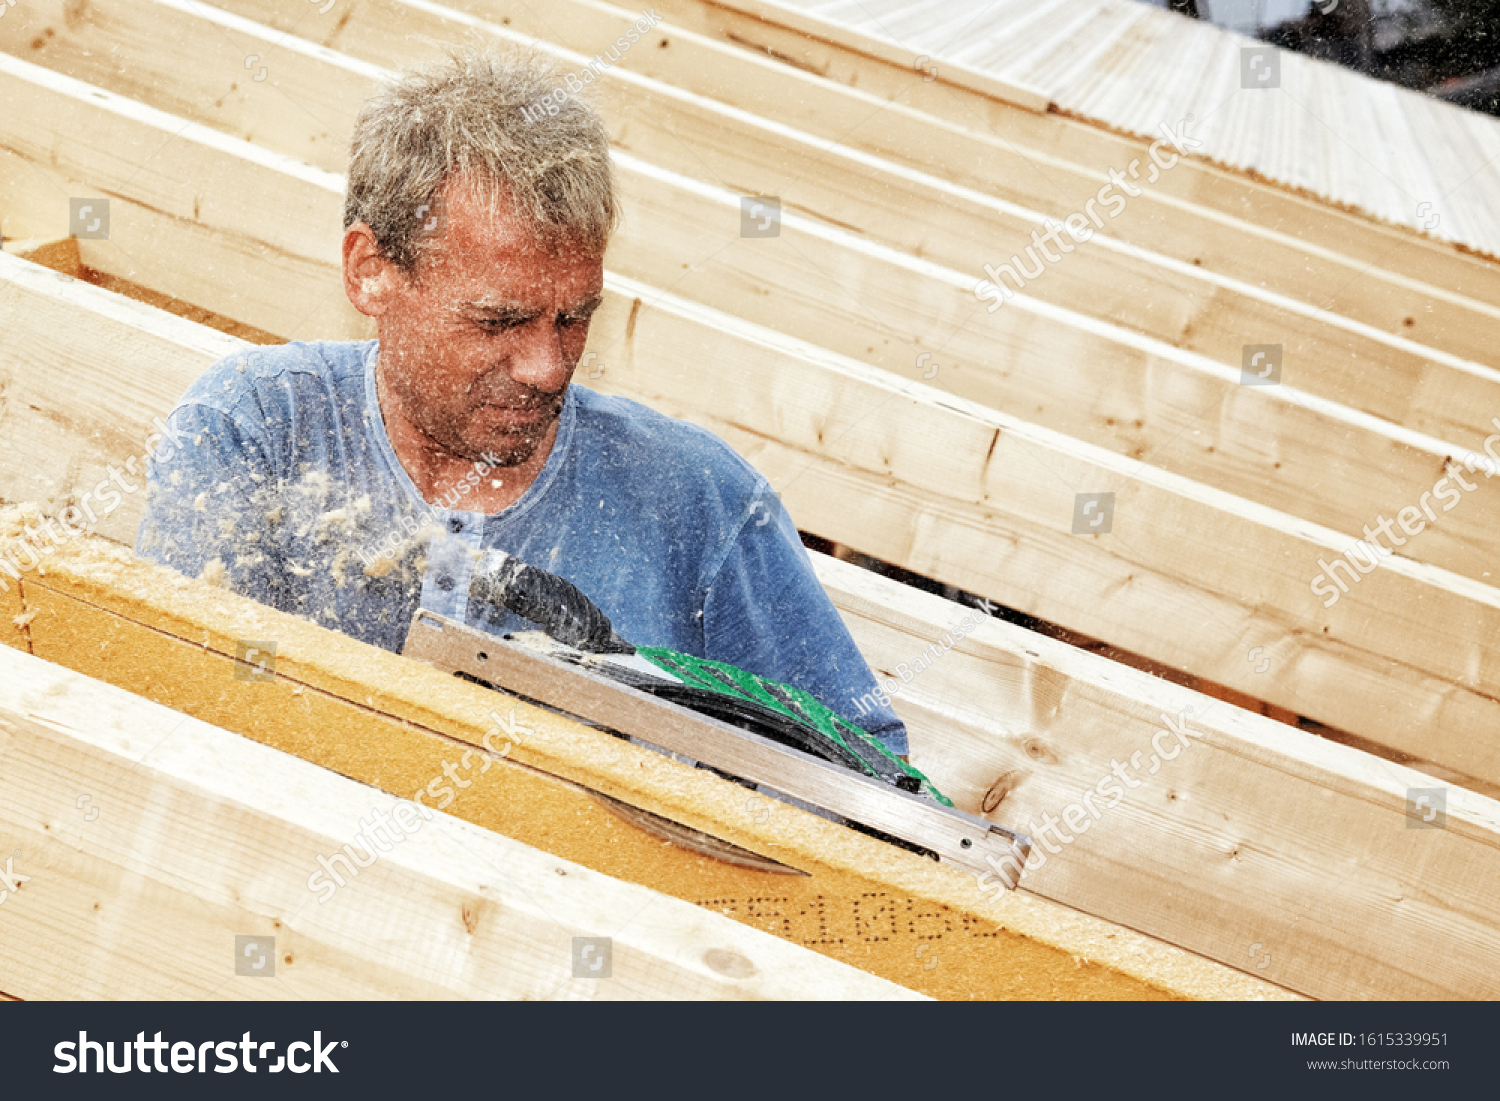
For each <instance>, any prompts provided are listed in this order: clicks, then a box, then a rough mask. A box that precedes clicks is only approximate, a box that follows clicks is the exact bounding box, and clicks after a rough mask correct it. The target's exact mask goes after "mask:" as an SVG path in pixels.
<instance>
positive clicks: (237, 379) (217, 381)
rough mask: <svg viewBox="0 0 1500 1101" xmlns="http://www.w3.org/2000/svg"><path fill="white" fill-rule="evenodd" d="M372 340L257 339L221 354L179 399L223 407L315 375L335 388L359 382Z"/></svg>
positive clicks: (271, 397) (260, 399)
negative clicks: (257, 342) (265, 341)
mask: <svg viewBox="0 0 1500 1101" xmlns="http://www.w3.org/2000/svg"><path fill="white" fill-rule="evenodd" d="M373 346H374V342H373V341H317V342H313V343H303V342H301V341H294V342H292V343H290V344H262V345H256V346H253V347H247V348H244V349H241V350H240V351H238V352H235V353H233V354H231V355H228V356H225V357H224V358H223V359H221V360H219V361H218V362H217V363H215V364H214V365H213V366H212V367H210V368H209V369H208V370H207V371H205V372H203V374H201V375H199V376H198V378H197V379H196V380H195V381H194V382H193V385H192V386H191V387H189V389H188V392H187V393H186V394H184V395H183V398H182V404H195V405H206V406H209V407H211V408H215V409H219V410H221V411H223V412H225V413H234V412H235V411H236V407H237V406H239V405H240V404H241V403H242V402H244V401H245V400H247V399H249V400H251V401H253V402H254V403H255V404H257V405H259V406H262V407H263V406H265V405H266V404H267V402H268V401H269V402H270V403H271V404H276V403H277V398H278V396H280V397H283V399H284V397H285V396H287V395H288V383H290V382H295V381H298V380H299V379H300V380H303V381H307V380H313V379H315V380H321V382H322V383H323V384H324V385H325V386H326V387H328V388H330V389H334V390H338V389H343V388H351V387H354V386H356V385H359V384H360V383H361V380H362V379H363V377H364V367H365V361H366V358H367V357H368V355H369V353H370V349H371V348H372V347H373Z"/></svg>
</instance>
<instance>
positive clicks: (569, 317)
mask: <svg viewBox="0 0 1500 1101" xmlns="http://www.w3.org/2000/svg"><path fill="white" fill-rule="evenodd" d="M561 321H562V323H563V324H564V325H566V326H568V327H569V328H573V327H574V326H577V325H587V324H588V323H589V315H588V314H586V313H585V314H563V316H562V318H561Z"/></svg>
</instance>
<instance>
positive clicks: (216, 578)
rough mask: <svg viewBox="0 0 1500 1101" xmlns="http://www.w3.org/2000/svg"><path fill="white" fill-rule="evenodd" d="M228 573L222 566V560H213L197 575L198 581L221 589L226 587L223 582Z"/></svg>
mask: <svg viewBox="0 0 1500 1101" xmlns="http://www.w3.org/2000/svg"><path fill="white" fill-rule="evenodd" d="M228 573H229V570H228V568H227V567H226V566H225V565H224V559H222V558H215V559H213V560H212V561H210V562H208V563H207V564H205V565H204V567H203V572H202V573H200V574H199V575H198V580H199V581H202V582H204V583H205V584H208V585H212V586H214V587H215V588H218V589H223V588H227V587H228V586H227V585H226V584H225V580H224V579H225V577H226V576H227V574H228Z"/></svg>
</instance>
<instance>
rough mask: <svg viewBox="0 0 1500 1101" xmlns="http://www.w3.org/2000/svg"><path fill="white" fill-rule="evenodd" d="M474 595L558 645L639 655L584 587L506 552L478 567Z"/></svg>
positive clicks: (492, 553) (483, 558)
mask: <svg viewBox="0 0 1500 1101" xmlns="http://www.w3.org/2000/svg"><path fill="white" fill-rule="evenodd" d="M469 596H470V597H473V598H475V599H478V600H483V601H487V602H488V603H490V604H493V605H495V606H496V607H499V608H505V609H506V610H507V611H511V612H514V613H515V614H516V615H518V616H520V617H521V618H522V619H529V620H530V621H531V622H532V623H535V624H536V625H537V626H538V627H540V628H541V629H542V630H544V631H546V632H547V634H548V635H550V636H551V637H553V638H555V639H556V640H557V641H558V642H561V643H564V644H566V645H568V646H571V647H573V648H574V649H575V650H584V651H586V652H588V653H591V654H633V653H635V647H634V646H632V645H630V643H628V642H626V641H625V640H624V639H622V638H621V637H620V636H619V635H617V634H615V629H614V626H613V625H612V624H611V623H610V622H609V617H608V616H607V615H605V614H604V613H603V612H601V611H600V610H599V608H598V606H597V605H596V604H595V603H594V602H593V601H592V600H590V599H589V598H588V597H586V596H584V595H583V593H582V591H581V590H579V588H578V586H576V585H574V584H573V583H572V582H571V581H567V580H564V579H563V578H561V577H558V576H557V575H556V574H555V573H548V572H547V571H546V570H540V569H537V568H536V567H535V566H531V565H527V564H526V563H525V562H522V561H521V560H520V559H519V558H513V557H511V556H510V555H508V554H506V553H505V552H504V551H501V550H489V551H485V552H484V553H483V554H482V555H480V557H479V561H478V562H477V563H475V565H474V579H473V580H472V581H471V582H470V583H469Z"/></svg>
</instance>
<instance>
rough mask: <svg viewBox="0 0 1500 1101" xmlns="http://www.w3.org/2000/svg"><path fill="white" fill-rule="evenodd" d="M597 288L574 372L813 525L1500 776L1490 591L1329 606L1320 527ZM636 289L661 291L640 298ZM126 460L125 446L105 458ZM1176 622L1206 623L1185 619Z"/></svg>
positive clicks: (1382, 589)
mask: <svg viewBox="0 0 1500 1101" xmlns="http://www.w3.org/2000/svg"><path fill="white" fill-rule="evenodd" d="M12 266H17V265H15V264H14V262H12ZM26 278H27V279H29V280H31V282H32V283H33V284H34V285H33V287H32V289H31V294H32V297H31V298H29V299H28V300H27V302H28V304H27V306H26V308H25V309H22V310H17V311H16V314H15V318H16V320H15V322H14V324H15V325H16V326H17V329H16V331H17V333H18V334H20V333H23V332H26V331H27V330H26V329H25V326H26V325H27V324H39V325H41V326H42V327H43V329H51V328H55V327H58V326H63V325H66V326H67V327H69V328H70V329H73V330H75V331H77V332H79V333H80V334H82V333H85V332H90V331H91V330H90V326H91V325H93V324H95V322H94V321H93V320H92V319H89V318H88V317H86V316H83V317H79V318H78V319H76V320H74V319H71V315H72V314H73V313H75V312H76V309H75V307H74V305H73V304H70V303H67V302H56V303H54V304H51V305H49V304H48V303H47V302H46V301H45V300H46V299H47V298H48V295H49V294H50V293H51V292H52V291H53V289H54V288H56V287H58V286H60V284H57V283H56V281H55V280H51V279H50V277H48V276H46V275H38V274H37V273H35V272H34V271H33V272H32V273H31V274H29V275H28V276H26ZM610 287H611V294H610V296H609V299H608V301H607V303H606V306H605V308H604V309H603V310H602V311H601V312H600V316H599V319H598V321H597V322H596V328H595V332H594V334H593V346H594V347H595V348H598V349H599V350H600V354H599V359H598V361H597V363H595V366H594V367H593V368H591V370H594V369H597V370H599V371H600V378H599V379H593V380H589V381H590V382H591V383H592V384H594V385H601V386H603V387H606V388H610V389H614V390H615V391H616V392H622V393H626V394H629V395H631V396H633V397H637V398H640V399H642V400H645V401H647V402H649V403H651V404H653V405H656V406H657V407H658V408H661V409H663V411H665V412H668V413H671V414H673V415H682V416H688V417H690V418H692V419H694V420H695V421H696V422H698V423H700V424H703V425H704V426H705V427H708V428H710V429H712V430H714V431H717V432H719V433H720V434H721V435H723V436H724V437H725V438H726V439H728V440H729V441H730V442H731V444H733V445H734V446H736V447H738V448H739V449H740V451H741V452H742V453H743V454H745V455H746V456H747V457H748V458H750V459H751V460H752V461H753V462H755V463H756V464H757V465H758V466H759V467H760V469H761V470H762V471H763V472H765V473H766V474H767V476H768V477H770V478H771V479H772V481H773V484H775V485H776V486H777V487H778V489H779V491H780V492H781V493H782V494H783V497H784V498H785V500H786V501H787V502H788V505H789V507H790V508H791V510H792V515H793V516H795V517H800V518H801V519H802V523H803V525H804V526H805V527H807V528H808V529H810V530H813V531H815V532H817V533H819V534H823V535H825V536H827V537H830V538H834V539H837V540H839V541H840V542H844V543H847V544H849V545H852V546H856V547H859V548H860V549H862V550H865V551H867V552H869V553H873V554H879V555H881V556H882V557H885V558H886V559H887V560H890V561H897V562H901V563H902V564H904V565H907V566H909V567H910V568H912V569H916V570H918V571H919V572H921V573H923V574H925V575H926V576H931V577H936V578H939V579H941V580H944V581H947V582H949V583H952V584H956V585H961V586H963V587H965V588H967V589H969V590H970V591H975V592H983V593H986V594H988V595H990V596H992V597H993V598H995V599H998V600H1000V601H1002V602H1004V603H1005V604H1007V605H1009V606H1012V607H1016V608H1019V609H1021V610H1023V611H1026V612H1029V613H1031V614H1035V615H1039V616H1042V617H1043V618H1046V619H1049V620H1051V621H1053V622H1061V623H1064V624H1067V625H1068V626H1071V627H1074V628H1075V629H1077V630H1079V631H1082V632H1084V633H1086V634H1088V635H1090V636H1092V637H1096V638H1105V639H1108V640H1110V641H1111V642H1114V643H1116V644H1117V645H1120V646H1122V647H1125V648H1127V649H1130V650H1132V651H1134V652H1137V653H1141V654H1144V655H1145V656H1147V657H1150V658H1152V659H1154V660H1158V661H1161V662H1163V663H1165V664H1167V665H1169V666H1171V667H1173V668H1179V669H1187V670H1191V671H1192V672H1194V673H1196V674H1197V675H1200V676H1203V677H1205V678H1207V679H1209V680H1212V681H1214V682H1216V683H1221V684H1225V685H1227V686H1229V687H1232V688H1235V689H1237V690H1239V691H1243V692H1246V693H1248V694H1250V695H1251V696H1253V697H1255V698H1257V699H1265V700H1268V701H1270V702H1272V703H1274V704H1276V705H1278V706H1282V707H1286V708H1288V709H1290V710H1293V711H1294V712H1296V713H1299V714H1307V715H1310V716H1313V717H1315V718H1317V719H1319V720H1320V721H1323V722H1326V723H1328V724H1329V725H1332V726H1335V727H1337V728H1339V729H1343V730H1348V731H1350V732H1352V733H1354V734H1356V735H1358V736H1360V737H1363V738H1366V739H1368V740H1369V741H1370V742H1371V743H1373V744H1375V745H1379V746H1383V747H1385V748H1386V749H1387V750H1389V751H1392V752H1395V753H1400V754H1408V755H1410V756H1411V757H1412V758H1414V759H1416V760H1419V761H1427V762H1433V763H1435V764H1436V765H1438V766H1439V767H1441V768H1442V769H1446V770H1447V771H1448V774H1449V775H1451V776H1453V777H1455V778H1461V777H1472V778H1474V779H1476V780H1477V781H1479V782H1481V783H1489V784H1493V783H1497V782H1500V744H1497V743H1496V740H1495V739H1494V738H1493V737H1492V736H1491V734H1490V731H1492V730H1493V729H1494V724H1495V722H1496V720H1497V719H1500V714H1497V710H1500V709H1497V705H1496V704H1495V702H1494V700H1493V697H1492V696H1491V695H1489V694H1488V693H1487V692H1486V691H1485V690H1484V688H1483V687H1482V685H1481V684H1478V683H1475V681H1474V680H1472V679H1468V678H1472V677H1473V676H1474V675H1475V673H1479V674H1483V670H1484V669H1485V668H1486V667H1485V665H1484V657H1483V655H1484V654H1485V653H1486V649H1485V645H1486V644H1485V641H1484V640H1485V634H1484V632H1485V631H1486V630H1487V627H1486V624H1487V623H1488V622H1489V619H1490V618H1492V617H1494V615H1495V608H1494V598H1493V596H1492V595H1491V594H1492V592H1493V590H1490V589H1488V588H1487V587H1480V586H1476V585H1474V583H1472V582H1467V581H1465V580H1464V579H1461V578H1453V577H1446V576H1444V575H1442V574H1441V573H1440V571H1435V570H1430V569H1424V568H1421V567H1417V566H1414V565H1412V564H1411V563H1409V562H1407V561H1405V560H1391V561H1387V562H1386V563H1384V564H1383V566H1382V568H1381V569H1380V570H1379V571H1377V573H1376V574H1374V575H1372V576H1371V577H1369V578H1366V579H1365V582H1366V583H1364V584H1361V585H1360V586H1359V587H1357V588H1355V589H1354V590H1353V591H1351V592H1350V593H1349V594H1348V595H1345V596H1343V597H1342V598H1341V600H1340V602H1339V603H1338V604H1337V605H1335V606H1334V607H1333V608H1331V609H1323V608H1322V607H1321V606H1320V601H1319V600H1318V599H1317V598H1315V597H1314V596H1313V594H1312V593H1311V592H1310V591H1309V590H1308V588H1307V586H1308V584H1309V582H1310V581H1311V580H1312V578H1313V577H1315V576H1316V575H1317V573H1318V572H1319V569H1320V567H1319V566H1318V562H1319V560H1320V559H1323V560H1326V559H1328V558H1335V557H1337V556H1338V555H1339V554H1340V553H1341V552H1342V550H1343V547H1342V545H1341V544H1340V543H1339V541H1338V540H1337V539H1336V537H1335V536H1333V534H1332V533H1331V532H1327V531H1323V532H1319V531H1318V530H1317V529H1316V528H1315V527H1314V526H1312V525H1309V524H1307V523H1305V522H1303V521H1299V520H1295V519H1293V518H1291V517H1287V516H1285V515H1278V514H1273V513H1270V512H1269V511H1268V510H1264V509H1260V510H1256V509H1254V508H1251V507H1250V506H1249V505H1248V503H1245V502H1237V501H1234V500H1230V499H1227V498H1225V497H1224V496H1223V495H1216V494H1214V493H1213V492H1211V491H1208V490H1205V489H1203V487H1199V486H1193V485H1191V484H1189V483H1184V482H1183V481H1182V480H1181V479H1175V478H1172V477H1171V476H1169V475H1165V474H1161V473H1160V472H1156V471H1153V470H1151V469H1150V468H1145V467H1141V468H1136V467H1134V466H1133V464H1128V463H1124V462H1122V461H1120V460H1119V459H1118V458H1116V457H1114V456H1111V455H1109V454H1108V453H1104V452H1102V451H1099V449H1092V450H1090V449H1088V448H1087V446H1086V445H1080V444H1076V443H1075V442H1073V441H1069V440H1065V439H1061V438H1059V437H1057V436H1056V435H1055V434H1049V433H1047V432H1045V431H1044V430H1041V429H1037V428H1035V427H1034V426H1028V425H1025V424H1023V423H1021V422H1018V421H1016V420H1015V419H1014V418H1007V417H1004V416H1003V415H1001V414H997V413H994V412H992V411H989V410H985V409H982V408H980V407H976V406H973V405H968V404H965V403H961V402H959V401H957V399H953V398H950V397H946V396H943V395H941V394H937V393H934V392H933V391H931V390H929V389H927V388H925V387H923V386H921V385H919V384H915V383H903V382H900V381H899V380H896V379H893V378H891V377H890V376H888V375H885V374H883V373H882V372H879V371H875V370H872V369H870V368H867V367H864V366H862V365H859V364H852V363H849V362H848V361H846V360H840V359H839V358H838V357H834V356H831V355H829V354H828V353H827V352H824V351H820V350H818V349H815V348H812V347H810V346H807V345H802V344H798V343H796V342H792V341H789V340H788V339H787V338H785V337H780V336H777V335H775V334H768V333H764V332H761V333H756V332H755V331H754V330H751V329H748V328H746V327H744V326H742V325H739V324H737V323H735V322H733V321H732V320H730V319H727V318H724V317H722V316H718V315H714V314H712V313H710V312H708V311H704V310H702V309H701V307H694V306H692V305H691V304H689V303H684V302H681V301H679V300H672V299H669V298H663V297H662V296H660V295H659V294H656V293H655V292H648V291H646V290H645V289H644V288H639V287H637V288H632V287H630V286H629V285H627V284H624V283H622V282H621V281H618V280H613V279H612V281H611V284H610ZM621 291H624V292H625V293H624V294H622V293H620V292H621ZM79 292H80V293H85V292H88V293H97V292H89V289H88V288H79ZM52 297H53V298H54V299H56V298H58V297H59V296H58V295H56V294H53V295H52ZM647 300H649V301H654V303H655V304H654V305H652V306H649V307H647V306H644V305H643V306H640V307H638V306H637V303H638V302H643V301H647ZM59 311H61V312H59ZM62 318H68V319H69V320H67V321H64V320H62ZM28 319H31V320H29V321H28ZM92 331H96V332H97V333H98V335H96V336H94V337H92V338H91V339H94V340H96V341H105V340H108V339H109V337H108V335H107V326H106V328H105V329H104V330H92ZM34 338H36V339H40V337H39V336H37V337H34ZM80 338H81V339H88V338H83V337H80ZM209 361H210V360H209V357H207V356H205V357H204V358H203V359H202V360H201V361H200V362H201V363H202V364H203V365H204V366H206V365H207V363H208V362H209ZM704 362H734V363H737V364H741V365H742V366H743V367H744V368H745V369H751V368H752V366H753V374H754V377H756V378H757V379H759V380H760V384H759V385H758V386H757V387H755V388H754V389H752V390H746V389H744V388H743V387H740V386H739V385H738V384H737V382H736V379H737V378H738V377H739V376H733V377H731V376H728V375H725V374H722V373H713V372H710V373H704V372H703V371H702V364H703V363H704ZM61 369H62V368H54V369H53V370H54V372H55V371H56V370H61ZM99 369H101V368H100V365H99V364H98V361H97V359H96V358H93V357H89V356H80V357H79V358H78V359H77V360H76V361H75V362H73V363H71V364H70V365H69V366H68V367H67V368H66V370H68V371H70V372H82V374H80V375H76V376H73V377H77V378H78V379H79V383H78V388H79V389H80V390H82V391H83V392H88V391H90V390H97V391H99V392H112V391H109V390H108V389H107V387H108V385H110V384H108V383H107V382H106V383H101V384H96V383H90V382H86V381H85V380H86V379H88V378H89V377H90V375H89V373H90V372H95V371H98V370H99ZM183 373H184V374H186V371H184V372H183ZM180 383H181V379H180V378H179V379H178V380H177V381H165V382H163V383H162V385H161V388H160V394H161V397H160V398H159V399H157V400H158V401H159V404H154V405H153V404H152V403H150V402H145V403H140V404H134V403H132V402H131V400H130V399H129V398H128V397H127V396H126V395H125V394H123V393H118V394H114V396H113V397H112V399H111V403H110V404H111V408H112V410H113V412H112V414H111V417H112V420H111V423H113V424H115V425H117V426H118V425H121V424H123V423H126V418H125V417H124V416H123V415H122V413H123V411H124V410H125V409H131V410H132V412H131V414H130V415H131V417H133V418H134V423H136V424H137V425H139V426H140V427H139V433H140V436H141V438H144V436H145V434H146V432H147V426H149V424H150V418H151V416H152V415H165V412H166V411H167V410H168V409H169V408H170V404H171V402H170V399H169V398H168V397H167V395H168V394H170V393H171V392H172V390H173V388H174V387H177V386H179V384H180ZM52 405H55V399H53V400H52V401H51V402H46V403H43V404H42V408H44V409H45V408H49V407H51V406H52ZM70 415H71V414H70ZM73 423H82V424H88V423H90V421H89V420H88V419H83V420H74V421H73ZM45 430H47V429H46V426H44V425H41V424H39V425H38V428H37V431H45ZM38 438H39V439H40V438H41V437H38ZM931 439H942V440H944V441H945V447H944V448H942V449H939V450H937V451H934V450H932V449H931V448H929V447H927V446H926V444H925V442H924V441H927V440H931ZM134 454H136V452H135V451H134V450H133V449H132V450H129V451H126V452H124V453H123V454H120V453H117V455H118V457H117V460H116V461H117V462H124V461H125V458H126V456H128V455H134ZM94 469H98V468H97V467H95V468H94ZM24 474H25V468H24V467H19V468H14V469H13V471H12V472H11V474H10V475H9V478H10V479H11V481H10V482H9V484H10V485H13V486H22V487H24V486H26V485H27V484H28V483H26V482H25V481H19V480H16V479H18V478H20V477H21V476H22V475H24ZM30 484H31V485H34V484H35V483H30ZM93 484H94V482H90V481H87V480H86V479H84V480H79V479H78V478H72V479H69V480H66V481H64V482H63V483H61V484H60V485H59V486H58V491H60V492H62V493H68V494H72V495H73V496H74V497H77V496H79V495H80V494H81V493H82V492H83V491H84V489H85V488H87V487H89V486H92V485H93ZM1084 486H1087V487H1091V488H1089V489H1087V490H1082V491H1085V492H1096V491H1097V492H1116V493H1117V494H1118V496H1117V512H1116V515H1117V518H1118V521H1119V523H1120V526H1121V532H1120V537H1119V538H1117V537H1116V536H1115V535H1114V534H1113V533H1112V534H1111V535H1110V536H1102V537H1087V536H1084V537H1080V536H1076V535H1073V534H1071V525H1072V516H1073V510H1074V501H1073V493H1074V492H1075V491H1080V489H1081V487H1084ZM0 493H3V494H4V495H5V496H11V497H18V496H21V495H23V494H21V493H18V492H16V491H15V490H14V489H13V490H10V491H9V492H6V491H3V490H0ZM126 508H127V510H128V511H126V512H124V513H122V514H121V516H120V517H119V520H118V523H119V524H120V527H119V528H118V529H110V533H111V534H114V535H115V536H116V537H117V538H123V539H124V540H125V541H131V540H132V533H133V531H134V528H135V523H136V519H135V517H136V516H137V515H138V513H136V512H135V509H136V508H138V503H137V502H135V501H134V499H131V500H127V502H126ZM1242 513H1245V515H1242ZM1127 523H1128V524H1129V527H1126V524H1127ZM101 530H102V529H101ZM1225 546H1233V547H1243V548H1255V550H1253V551H1252V550H1247V551H1246V552H1245V553H1247V554H1254V555H1256V556H1257V557H1258V560H1260V561H1263V562H1265V563H1266V564H1267V565H1266V566H1265V568H1264V569H1263V570H1262V571H1261V572H1259V573H1257V572H1256V571H1254V570H1248V569H1246V568H1245V567H1244V564H1243V560H1242V559H1239V558H1236V557H1234V556H1226V555H1225V554H1224V553H1223V549H1222V548H1223V547H1225ZM1059 563H1066V564H1067V567H1066V569H1064V570H1061V571H1060V570H1059V568H1058V564H1059ZM1438 606H1443V607H1446V608H1447V609H1449V610H1447V611H1444V612H1441V613H1436V612H1434V613H1432V617H1431V618H1427V619H1426V621H1425V623H1419V624H1417V625H1415V626H1412V625H1409V622H1408V620H1407V619H1406V618H1404V617H1406V616H1407V614H1408V611H1407V610H1408V609H1411V608H1435V607H1438ZM1164 608H1165V609H1170V610H1171V611H1170V614H1168V615H1165V616H1164V615H1163V614H1162V610H1163V609H1164ZM1182 622H1190V623H1196V624H1199V625H1200V626H1198V627H1197V629H1196V630H1195V631H1192V632H1185V631H1183V630H1182V629H1181V626H1180V624H1181V623H1182ZM1325 628H1326V630H1325ZM1257 648H1258V650H1259V652H1260V653H1261V654H1263V655H1268V660H1270V661H1271V663H1272V665H1271V668H1273V669H1274V670H1275V675H1274V676H1272V677H1266V676H1263V675H1260V674H1258V673H1257V672H1256V669H1257V668H1259V666H1260V665H1261V662H1260V661H1258V660H1253V659H1250V658H1249V655H1250V654H1251V653H1252V652H1253V651H1256V650H1257ZM1393 659H1395V663H1394V664H1393ZM1445 662H1446V663H1447V664H1444V663H1445ZM1471 669H1472V670H1474V671H1475V673H1470V672H1469V671H1470V670H1471ZM1455 670H1461V671H1463V673H1462V675H1463V676H1464V677H1465V678H1466V679H1463V680H1460V679H1459V676H1458V675H1455V672H1454V671H1455Z"/></svg>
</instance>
